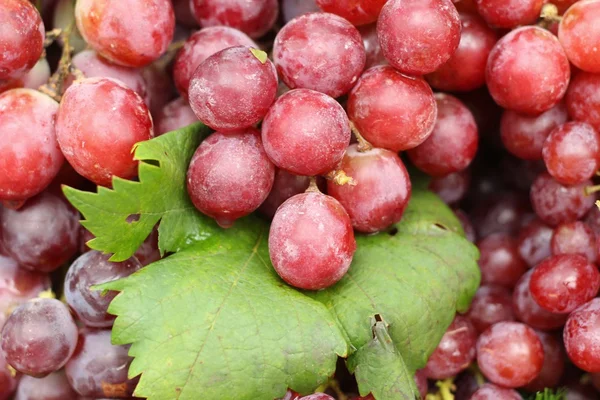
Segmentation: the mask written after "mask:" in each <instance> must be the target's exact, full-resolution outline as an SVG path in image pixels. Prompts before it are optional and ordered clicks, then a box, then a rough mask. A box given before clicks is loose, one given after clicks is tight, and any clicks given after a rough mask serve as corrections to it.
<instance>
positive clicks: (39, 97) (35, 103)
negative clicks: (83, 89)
mask: <svg viewBox="0 0 600 400" xmlns="http://www.w3.org/2000/svg"><path fill="white" fill-rule="evenodd" d="M57 111H58V103H57V102H56V101H54V100H53V99H51V98H50V97H48V96H46V95H44V94H42V93H40V92H37V91H35V90H32V89H14V90H9V91H7V92H4V93H2V94H0V138H1V139H2V140H1V141H0V201H2V200H9V201H22V200H26V199H28V198H30V197H33V196H35V195H36V194H38V193H40V192H41V191H42V190H44V189H45V188H46V187H47V186H48V185H49V184H50V182H52V180H53V179H54V177H55V176H56V175H57V174H58V171H59V170H60V167H61V166H62V164H63V162H64V157H63V155H62V153H61V151H60V148H59V146H58V142H57V140H56V131H55V127H54V120H55V118H56V113H57Z"/></svg>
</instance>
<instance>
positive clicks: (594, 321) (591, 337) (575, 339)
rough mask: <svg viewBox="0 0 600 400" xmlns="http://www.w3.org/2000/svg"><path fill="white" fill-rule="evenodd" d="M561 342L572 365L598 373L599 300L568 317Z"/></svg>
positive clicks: (599, 363)
mask: <svg viewBox="0 0 600 400" xmlns="http://www.w3.org/2000/svg"><path fill="white" fill-rule="evenodd" d="M563 341H564V343H565V349H566V351H567V355H568V356H569V359H571V361H572V362H573V364H575V365H576V366H577V367H578V368H580V369H582V370H584V371H587V372H600V298H596V299H593V300H591V301H590V302H588V303H586V304H584V305H582V306H581V307H579V308H577V309H576V310H575V311H573V312H572V313H571V314H570V315H569V319H568V320H567V323H566V325H565V329H564V330H563Z"/></svg>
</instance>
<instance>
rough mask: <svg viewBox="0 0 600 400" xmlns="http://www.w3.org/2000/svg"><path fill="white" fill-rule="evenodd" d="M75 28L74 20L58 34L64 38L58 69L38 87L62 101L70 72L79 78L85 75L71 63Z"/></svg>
mask: <svg viewBox="0 0 600 400" xmlns="http://www.w3.org/2000/svg"><path fill="white" fill-rule="evenodd" d="M74 28H75V22H74V21H73V22H71V23H70V24H69V25H68V26H67V27H66V28H65V29H64V30H62V31H61V32H60V34H59V35H58V37H60V38H61V39H62V40H63V49H62V55H61V57H60V61H59V62H58V68H57V69H56V72H54V74H52V76H51V77H50V79H49V80H48V82H47V83H45V84H44V85H42V86H40V87H39V88H38V90H39V91H40V92H42V93H44V94H46V95H48V96H50V97H52V98H53V99H54V100H56V101H58V102H60V99H61V98H62V95H63V93H64V85H65V79H66V78H67V77H68V76H69V74H71V73H73V75H75V76H76V77H77V78H78V79H79V78H81V77H83V74H82V73H81V71H79V70H77V69H76V68H75V67H73V65H72V63H71V57H72V55H73V47H71V43H70V37H71V32H72V31H73V29H74Z"/></svg>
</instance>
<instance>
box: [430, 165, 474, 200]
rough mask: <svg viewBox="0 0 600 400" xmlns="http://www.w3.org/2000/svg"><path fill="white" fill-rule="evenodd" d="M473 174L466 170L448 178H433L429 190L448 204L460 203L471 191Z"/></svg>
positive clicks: (447, 176) (449, 175)
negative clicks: (468, 191)
mask: <svg viewBox="0 0 600 400" xmlns="http://www.w3.org/2000/svg"><path fill="white" fill-rule="evenodd" d="M470 183H471V174H470V173H469V170H467V169H465V170H462V171H459V172H455V173H453V174H448V175H446V176H442V177H437V178H432V179H431V181H429V190H431V191H432V192H434V193H435V194H437V195H438V196H440V198H441V199H442V200H443V201H444V203H446V204H456V203H458V202H460V201H461V200H462V199H463V198H464V197H465V195H466V194H467V190H469V185H470Z"/></svg>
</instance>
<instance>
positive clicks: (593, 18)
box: [558, 0, 600, 73]
mask: <svg viewBox="0 0 600 400" xmlns="http://www.w3.org/2000/svg"><path fill="white" fill-rule="evenodd" d="M599 18H600V1H598V0H585V1H578V2H576V3H575V4H573V5H572V6H571V7H569V9H568V10H567V12H565V14H564V15H563V17H562V20H561V21H560V25H559V28H558V39H559V40H560V43H561V44H562V46H563V48H564V49H565V52H566V53H567V57H569V61H571V62H572V63H573V64H574V65H575V66H576V67H577V68H579V69H582V70H584V71H587V72H594V73H600V54H598V48H597V46H598V41H600V28H599V27H598V23H597V22H598V19H599Z"/></svg>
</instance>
